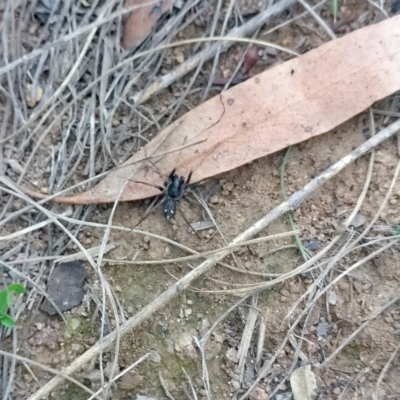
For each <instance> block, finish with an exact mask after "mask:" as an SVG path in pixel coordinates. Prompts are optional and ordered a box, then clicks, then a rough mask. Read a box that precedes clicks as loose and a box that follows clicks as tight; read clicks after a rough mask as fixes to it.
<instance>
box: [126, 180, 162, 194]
mask: <svg viewBox="0 0 400 400" xmlns="http://www.w3.org/2000/svg"><path fill="white" fill-rule="evenodd" d="M129 180H130V181H131V182H135V183H141V184H142V185H146V186H151V187H153V188H156V189H158V190H160V191H161V192H165V188H163V187H162V186H159V185H153V184H151V183H147V182H143V181H134V180H132V179H129Z"/></svg>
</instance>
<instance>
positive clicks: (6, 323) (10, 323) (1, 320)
mask: <svg viewBox="0 0 400 400" xmlns="http://www.w3.org/2000/svg"><path fill="white" fill-rule="evenodd" d="M0 323H1V324H3V325H4V326H6V327H7V328H13V327H14V326H15V321H14V320H13V319H12V318H11V317H10V316H9V315H5V316H4V317H1V318H0Z"/></svg>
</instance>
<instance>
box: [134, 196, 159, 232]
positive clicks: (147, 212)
mask: <svg viewBox="0 0 400 400" xmlns="http://www.w3.org/2000/svg"><path fill="white" fill-rule="evenodd" d="M164 200H165V197H163V198H162V199H160V201H159V202H158V203H157V204H155V205H154V203H156V202H157V197H156V198H155V201H153V204H152V205H150V207H149V208H148V209H147V210H146V212H145V213H144V215H143V217H142V218H141V219H139V222H138V223H137V224H136V225H135V226H134V227H133V228H132V229H136V228H137V227H138V226H139V225H140V224H141V223H142V222H143V221H144V220H145V219H146V218H147V217H148V216H149V215H150V214H151V213H152V212H153V211H154V210H157V208H158V207H160V206H161V204H162V203H164ZM153 205H154V206H153ZM152 206H153V207H152Z"/></svg>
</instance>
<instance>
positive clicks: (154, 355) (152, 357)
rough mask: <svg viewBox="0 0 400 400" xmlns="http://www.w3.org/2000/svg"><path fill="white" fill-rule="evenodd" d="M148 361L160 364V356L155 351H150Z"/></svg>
mask: <svg viewBox="0 0 400 400" xmlns="http://www.w3.org/2000/svg"><path fill="white" fill-rule="evenodd" d="M150 360H151V361H153V362H155V363H160V362H161V356H160V354H159V353H158V352H157V351H155V350H150Z"/></svg>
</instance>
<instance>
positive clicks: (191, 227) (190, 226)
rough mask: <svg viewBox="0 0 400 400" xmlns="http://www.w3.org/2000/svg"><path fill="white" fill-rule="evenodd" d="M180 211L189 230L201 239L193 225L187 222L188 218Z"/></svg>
mask: <svg viewBox="0 0 400 400" xmlns="http://www.w3.org/2000/svg"><path fill="white" fill-rule="evenodd" d="M178 211H179V212H180V213H181V215H182V217H183V220H184V221H185V222H186V223H187V224H188V226H189V228H190V229H191V230H192V231H193V232H194V233H195V234H196V236H197V237H199V238H201V236H200V235H199V234H198V232H196V231H195V230H194V228H193V226H192V225H190V223H189V221H188V220H187V218H186V217H185V214H184V213H183V211H182V210H181V209H180V208H178Z"/></svg>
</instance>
